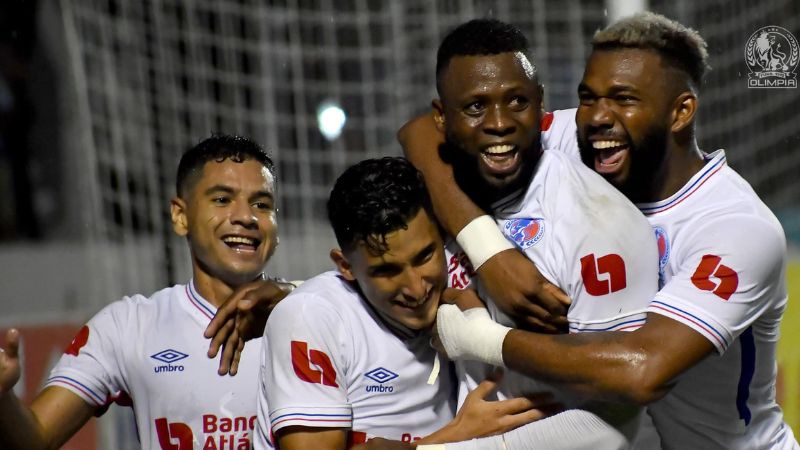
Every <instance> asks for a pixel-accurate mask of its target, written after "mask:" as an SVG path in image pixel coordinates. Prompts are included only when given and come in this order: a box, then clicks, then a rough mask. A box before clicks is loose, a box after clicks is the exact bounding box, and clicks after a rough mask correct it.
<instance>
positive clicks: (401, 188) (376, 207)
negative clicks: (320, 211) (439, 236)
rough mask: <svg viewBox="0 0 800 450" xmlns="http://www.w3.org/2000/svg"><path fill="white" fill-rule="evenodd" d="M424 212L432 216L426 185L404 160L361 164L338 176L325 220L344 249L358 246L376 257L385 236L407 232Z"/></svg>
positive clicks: (384, 250)
mask: <svg viewBox="0 0 800 450" xmlns="http://www.w3.org/2000/svg"><path fill="white" fill-rule="evenodd" d="M421 209H424V210H425V211H426V212H427V213H428V214H429V215H430V217H431V218H433V208H432V206H431V200H430V197H429V196H428V191H427V190H426V189H425V182H424V181H423V179H422V174H420V173H419V172H418V171H417V169H415V168H414V166H412V165H411V163H410V162H408V161H407V160H405V159H404V158H396V157H385V158H376V159H367V160H364V161H361V162H359V163H357V164H355V165H353V166H351V167H350V168H348V169H347V170H345V171H344V173H342V174H341V175H340V176H339V178H338V179H337V180H336V183H335V184H334V186H333V190H332V191H331V195H330V198H329V199H328V219H329V220H330V223H331V226H332V227H333V233H334V235H335V236H336V241H337V242H338V243H339V247H341V249H342V250H344V251H349V250H352V249H354V248H355V247H356V245H357V244H358V243H359V242H363V243H364V244H365V245H366V246H367V248H368V249H369V250H370V251H372V252H374V253H376V254H383V253H384V252H386V250H387V249H388V248H387V245H386V235H387V234H389V233H391V232H393V231H396V230H399V229H403V230H405V229H408V222H409V221H410V220H411V219H413V218H414V216H416V215H417V213H418V212H419V211H420V210H421Z"/></svg>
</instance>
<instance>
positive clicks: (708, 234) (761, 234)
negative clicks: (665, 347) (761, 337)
mask: <svg viewBox="0 0 800 450" xmlns="http://www.w3.org/2000/svg"><path fill="white" fill-rule="evenodd" d="M685 239H686V241H685V242H684V246H687V250H686V252H685V253H684V254H683V255H680V256H681V257H682V258H681V262H682V263H681V266H680V267H679V268H678V270H677V271H676V273H675V274H674V275H673V277H672V278H671V279H670V280H669V281H668V282H667V284H666V285H665V286H664V287H663V288H662V290H661V291H660V292H659V293H658V295H657V296H656V297H655V299H654V300H653V302H652V303H651V304H650V307H649V312H653V313H657V314H661V315H664V316H667V317H669V318H671V319H673V320H677V321H678V322H681V323H683V324H684V325H686V326H688V327H690V328H692V329H694V330H695V331H697V332H698V333H700V334H702V335H703V336H705V337H706V338H707V339H708V340H709V341H711V343H712V344H714V346H715V347H716V349H717V351H718V352H719V353H724V352H725V350H727V348H728V347H729V346H730V345H731V343H732V342H733V341H734V340H735V339H736V338H737V337H738V336H739V334H741V333H742V332H743V331H744V330H745V329H747V328H748V327H749V326H750V325H751V324H752V323H753V322H754V321H755V320H756V319H757V318H758V317H759V316H761V315H762V314H764V312H765V311H767V310H768V309H769V308H772V307H775V306H776V305H777V304H779V303H781V302H785V301H786V287H785V283H784V282H783V276H784V275H783V274H784V270H785V264H786V262H785V260H786V241H785V238H784V236H783V233H782V231H781V230H780V228H779V227H777V226H776V225H775V224H773V223H771V222H769V221H767V220H764V219H762V218H760V217H757V216H752V215H740V216H732V215H727V216H725V217H724V219H718V220H714V221H711V222H709V223H706V224H704V226H702V227H700V228H698V229H697V230H695V232H694V233H693V234H692V235H691V236H688V237H686V238H685Z"/></svg>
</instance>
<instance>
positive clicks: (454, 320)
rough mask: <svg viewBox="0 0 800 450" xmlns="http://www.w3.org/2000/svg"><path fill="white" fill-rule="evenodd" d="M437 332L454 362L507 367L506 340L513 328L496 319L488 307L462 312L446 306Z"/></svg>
mask: <svg viewBox="0 0 800 450" xmlns="http://www.w3.org/2000/svg"><path fill="white" fill-rule="evenodd" d="M436 331H437V332H438V333H439V340H440V341H441V343H442V347H444V350H445V352H447V356H448V357H449V358H450V359H452V360H453V361H462V360H466V361H480V362H483V363H486V364H492V365H494V366H500V367H503V366H504V364H503V341H504V340H505V338H506V334H508V332H509V331H511V328H509V327H506V326H503V325H500V324H499V323H497V322H495V321H494V320H492V318H491V317H490V316H489V311H487V310H486V308H473V309H468V310H466V311H461V310H460V309H459V308H458V306H456V305H442V306H440V307H439V311H438V312H437V315H436Z"/></svg>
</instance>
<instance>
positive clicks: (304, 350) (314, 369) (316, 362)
mask: <svg viewBox="0 0 800 450" xmlns="http://www.w3.org/2000/svg"><path fill="white" fill-rule="evenodd" d="M290 345H291V353H292V369H294V373H295V375H297V378H300V379H301V380H303V381H305V382H306V383H313V384H321V385H324V386H330V387H339V385H338V384H336V369H334V368H333V364H332V363H331V358H330V357H329V356H328V354H327V353H325V352H323V351H321V350H317V349H314V348H312V349H309V348H308V342H303V341H292V342H291V344H290Z"/></svg>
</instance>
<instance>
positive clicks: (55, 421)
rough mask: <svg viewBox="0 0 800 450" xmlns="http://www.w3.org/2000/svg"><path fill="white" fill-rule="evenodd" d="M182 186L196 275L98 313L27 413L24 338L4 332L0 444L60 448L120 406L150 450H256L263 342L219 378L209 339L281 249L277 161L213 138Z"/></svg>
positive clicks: (176, 211)
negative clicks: (21, 354)
mask: <svg viewBox="0 0 800 450" xmlns="http://www.w3.org/2000/svg"><path fill="white" fill-rule="evenodd" d="M176 184H177V196H176V197H175V198H173V199H172V201H171V205H170V206H171V215H172V224H173V229H174V231H175V232H176V233H177V234H178V235H180V236H185V237H186V242H187V244H188V246H189V250H190V253H191V260H192V279H191V280H189V282H187V283H186V284H185V285H176V286H173V287H170V288H166V289H164V290H161V291H159V292H156V293H155V294H153V295H152V296H151V297H150V298H146V297H145V296H142V295H135V296H132V297H126V298H124V299H122V300H120V301H117V302H114V303H112V304H110V305H108V306H107V307H105V308H104V309H103V310H101V311H100V312H99V313H98V314H97V315H95V316H94V317H93V318H92V319H91V320H90V321H89V322H88V324H87V325H85V326H84V327H83V328H82V329H81V330H80V332H79V333H78V334H77V336H76V337H75V339H74V340H73V342H72V344H70V346H69V348H68V349H67V350H66V352H65V354H64V355H63V356H62V358H61V360H60V361H59V362H58V364H57V365H56V367H55V368H54V369H53V371H52V373H51V376H50V378H49V379H48V381H47V383H46V385H45V388H44V390H43V391H42V392H41V393H40V394H39V395H38V396H37V397H36V398H35V399H34V401H33V403H32V404H31V405H30V407H29V408H28V407H25V406H24V405H22V404H20V402H19V401H18V399H17V398H16V397H15V396H14V394H13V392H12V390H11V389H12V387H13V386H14V384H15V383H16V382H17V380H18V379H19V376H20V367H19V360H18V357H17V346H18V334H17V332H16V331H15V330H12V331H9V333H8V335H7V336H6V338H7V341H8V344H7V346H6V348H5V351H4V352H3V354H2V355H0V443H2V445H0V446H2V448H4V449H26V450H29V449H44V448H58V447H60V446H61V445H62V444H63V443H65V442H66V441H67V440H68V439H69V438H70V437H71V436H72V435H73V434H74V433H75V432H76V431H77V430H78V429H80V428H81V426H83V424H84V423H86V421H87V420H89V418H91V417H92V416H93V415H99V414H102V413H103V412H104V411H105V410H106V409H107V408H108V407H109V406H110V404H111V403H114V402H116V403H119V404H123V405H129V406H130V405H131V404H132V406H133V408H134V412H135V414H136V420H137V429H138V432H139V438H140V441H141V445H142V448H143V449H184V448H248V447H249V446H250V445H251V441H252V439H253V437H252V436H253V430H254V428H255V421H256V399H255V395H254V394H255V392H256V386H257V374H258V355H259V353H260V348H261V339H258V340H256V341H254V342H252V343H251V344H250V345H249V346H248V347H247V348H246V349H244V353H243V355H242V357H241V362H240V366H239V368H238V371H239V374H238V375H237V376H236V377H221V376H218V375H217V374H216V362H215V361H214V360H213V359H209V358H207V357H206V353H207V351H208V341H207V340H206V339H204V338H203V337H202V334H203V332H204V330H205V328H206V326H207V325H208V323H209V321H210V319H211V317H212V316H213V315H214V312H215V310H216V309H217V307H218V306H220V305H221V304H223V302H224V301H225V300H226V299H228V298H229V297H231V295H232V293H234V290H235V289H236V288H237V287H240V286H243V285H247V284H248V283H250V282H251V281H253V280H254V279H257V278H260V277H262V270H263V268H264V265H265V264H266V262H267V260H268V259H269V257H270V256H271V255H272V252H273V251H274V250H275V246H276V245H277V223H276V221H275V211H276V210H275V194H274V190H275V178H274V173H273V165H272V161H271V160H270V159H269V157H268V156H267V155H266V153H265V152H264V151H263V150H262V149H261V148H260V147H259V146H258V145H257V144H255V143H254V142H252V141H249V140H247V139H244V138H241V137H232V136H225V135H219V136H213V137H211V138H208V139H206V140H204V141H202V142H200V143H199V144H198V145H196V146H195V147H193V148H191V149H190V150H188V151H187V152H186V153H185V154H184V155H183V157H182V158H181V161H180V164H179V167H178V175H177V183H176ZM287 290H288V287H287Z"/></svg>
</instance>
